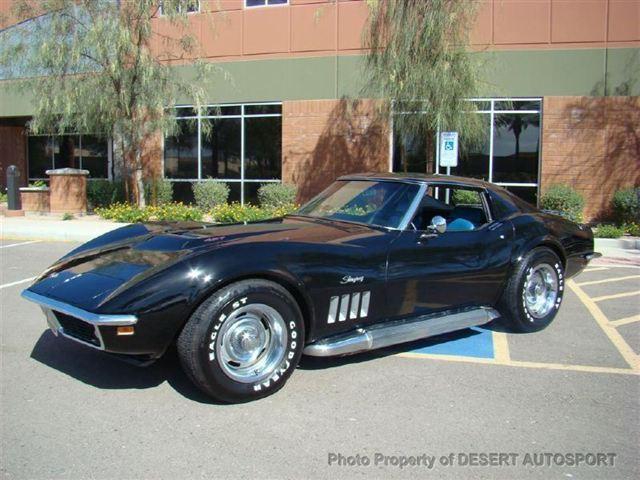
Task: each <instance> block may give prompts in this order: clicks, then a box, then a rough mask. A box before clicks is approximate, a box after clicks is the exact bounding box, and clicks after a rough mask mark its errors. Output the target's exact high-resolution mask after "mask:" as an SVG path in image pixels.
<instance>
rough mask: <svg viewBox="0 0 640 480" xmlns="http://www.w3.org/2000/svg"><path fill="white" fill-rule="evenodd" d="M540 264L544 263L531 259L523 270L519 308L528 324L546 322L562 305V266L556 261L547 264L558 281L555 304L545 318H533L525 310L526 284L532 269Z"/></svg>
mask: <svg viewBox="0 0 640 480" xmlns="http://www.w3.org/2000/svg"><path fill="white" fill-rule="evenodd" d="M540 263H545V262H544V261H542V260H536V259H535V258H534V259H532V260H531V261H529V264H528V265H527V268H526V270H525V274H524V276H523V282H522V288H521V302H520V306H521V309H522V312H523V314H524V316H525V318H526V319H527V321H528V322H530V323H535V322H546V321H547V320H548V318H549V317H550V316H553V315H555V314H556V313H557V311H558V310H559V309H560V305H561V304H562V297H563V294H564V271H563V269H562V265H561V264H560V263H559V262H558V261H553V262H549V263H548V265H550V266H552V267H553V269H554V270H555V272H556V277H557V280H558V292H557V295H556V301H555V304H554V308H553V309H552V310H551V311H550V312H549V313H548V314H547V315H546V316H545V317H542V318H534V317H533V316H532V315H531V314H530V313H529V310H528V309H527V304H526V292H527V284H528V282H529V278H530V277H531V274H532V273H533V269H534V267H536V266H537V265H539V264H540Z"/></svg>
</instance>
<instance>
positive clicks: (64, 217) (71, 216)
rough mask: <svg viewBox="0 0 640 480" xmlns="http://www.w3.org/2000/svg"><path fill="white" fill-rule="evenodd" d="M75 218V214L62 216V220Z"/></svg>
mask: <svg viewBox="0 0 640 480" xmlns="http://www.w3.org/2000/svg"><path fill="white" fill-rule="evenodd" d="M74 218H75V217H74V216H73V213H69V212H67V213H65V214H64V215H62V220H73V219H74Z"/></svg>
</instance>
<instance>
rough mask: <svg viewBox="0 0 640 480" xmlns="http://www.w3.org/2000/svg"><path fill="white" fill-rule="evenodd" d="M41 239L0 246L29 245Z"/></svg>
mask: <svg viewBox="0 0 640 480" xmlns="http://www.w3.org/2000/svg"><path fill="white" fill-rule="evenodd" d="M40 242H42V240H30V241H28V242H20V243H10V244H9V245H0V248H11V247H21V246H22V245H31V244H32V243H40Z"/></svg>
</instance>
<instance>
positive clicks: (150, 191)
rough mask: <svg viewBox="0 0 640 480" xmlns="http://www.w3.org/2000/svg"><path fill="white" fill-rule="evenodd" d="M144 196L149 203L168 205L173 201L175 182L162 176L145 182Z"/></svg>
mask: <svg viewBox="0 0 640 480" xmlns="http://www.w3.org/2000/svg"><path fill="white" fill-rule="evenodd" d="M144 198H145V200H146V202H147V204H148V205H166V204H168V203H171V202H172V201H173V183H171V182H170V181H169V180H165V179H162V178H154V179H152V180H148V181H146V182H145V184H144Z"/></svg>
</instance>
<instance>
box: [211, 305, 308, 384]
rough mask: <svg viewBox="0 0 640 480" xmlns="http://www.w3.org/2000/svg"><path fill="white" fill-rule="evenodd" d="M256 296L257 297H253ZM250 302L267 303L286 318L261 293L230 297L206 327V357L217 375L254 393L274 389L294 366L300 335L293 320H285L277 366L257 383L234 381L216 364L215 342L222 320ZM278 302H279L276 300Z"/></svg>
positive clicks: (225, 319) (279, 309)
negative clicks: (283, 337)
mask: <svg viewBox="0 0 640 480" xmlns="http://www.w3.org/2000/svg"><path fill="white" fill-rule="evenodd" d="M255 297H258V298H255ZM251 303H264V304H268V305H269V306H271V307H272V308H275V309H276V310H278V311H279V312H280V314H281V315H282V316H283V317H284V318H286V317H287V315H285V314H283V312H282V311H281V308H278V306H277V305H274V304H273V302H269V301H268V300H265V298H264V295H263V294H255V295H254V294H248V295H243V296H241V297H240V298H232V299H231V300H229V301H228V302H226V303H225V305H224V306H223V307H222V308H221V309H219V310H218V312H217V314H215V315H214V320H213V321H212V323H211V324H210V326H209V328H208V335H207V337H206V338H207V342H206V345H205V346H206V358H207V359H208V361H209V362H210V363H214V362H215V363H216V365H215V367H213V366H212V367H213V369H215V370H216V371H219V375H222V376H224V377H225V379H226V380H227V381H229V382H232V383H233V384H234V385H236V386H243V387H245V388H248V390H249V391H252V392H255V393H263V392H265V391H267V390H270V389H274V388H275V387H276V386H279V384H280V383H282V381H283V380H285V379H286V377H287V374H288V373H289V371H290V370H293V368H295V364H296V362H293V360H294V359H295V357H296V349H297V348H298V346H299V341H298V338H299V336H300V332H299V327H298V325H297V323H296V322H295V321H285V325H286V329H287V341H286V349H285V352H284V355H283V357H282V360H281V362H280V363H279V365H278V366H277V367H275V368H274V370H273V372H272V373H271V374H270V375H269V376H268V377H267V378H265V379H263V380H261V381H260V382H257V383H246V384H242V383H240V382H236V381H234V380H233V379H231V378H229V377H227V376H226V374H225V373H224V372H223V371H222V367H221V366H220V365H219V364H217V362H218V358H217V356H216V344H217V342H218V340H219V338H218V333H219V331H220V329H221V328H222V326H223V325H224V322H225V321H227V319H228V318H229V317H230V315H231V313H233V312H234V311H235V310H237V309H239V308H241V307H244V306H246V305H250V304H251ZM276 303H279V302H276ZM285 304H286V302H285Z"/></svg>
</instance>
